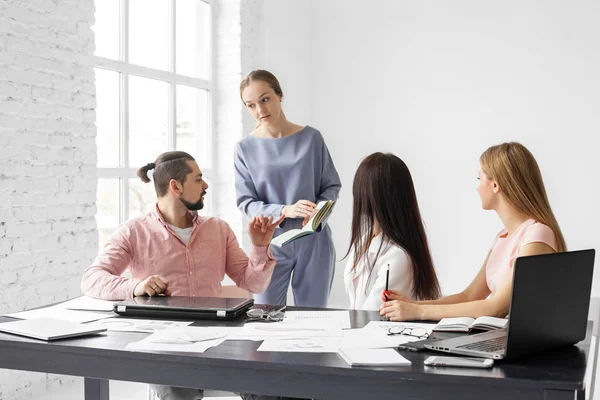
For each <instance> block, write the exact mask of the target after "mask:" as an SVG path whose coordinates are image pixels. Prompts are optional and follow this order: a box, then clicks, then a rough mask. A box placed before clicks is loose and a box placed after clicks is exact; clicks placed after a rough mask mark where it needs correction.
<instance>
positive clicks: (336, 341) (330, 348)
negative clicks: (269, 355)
mask: <svg viewBox="0 0 600 400" xmlns="http://www.w3.org/2000/svg"><path fill="white" fill-rule="evenodd" d="M340 343H341V338H339V337H313V338H295V339H267V340H265V341H264V342H263V344H262V345H260V347H259V348H258V350H257V351H278V352H286V353H292V352H296V353H297V352H300V353H337V351H338V349H339V347H340Z"/></svg>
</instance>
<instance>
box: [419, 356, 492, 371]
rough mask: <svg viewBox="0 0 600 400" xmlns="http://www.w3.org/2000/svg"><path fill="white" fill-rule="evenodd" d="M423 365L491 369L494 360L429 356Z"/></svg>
mask: <svg viewBox="0 0 600 400" xmlns="http://www.w3.org/2000/svg"><path fill="white" fill-rule="evenodd" d="M424 364H425V365H428V366H431V367H466V368H491V367H492V366H493V365H494V360H490V359H488V358H473V357H447V356H431V357H428V358H427V359H426V360H425V362H424Z"/></svg>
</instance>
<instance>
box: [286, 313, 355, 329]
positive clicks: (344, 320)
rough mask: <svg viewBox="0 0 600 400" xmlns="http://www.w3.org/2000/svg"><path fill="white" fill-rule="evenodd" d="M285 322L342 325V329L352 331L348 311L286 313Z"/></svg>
mask: <svg viewBox="0 0 600 400" xmlns="http://www.w3.org/2000/svg"><path fill="white" fill-rule="evenodd" d="M283 321H284V322H298V323H302V322H305V323H312V324H315V323H316V324H322V325H324V324H328V325H332V324H333V325H340V326H341V327H342V329H350V313H349V312H348V311H286V313H285V319H284V320H283Z"/></svg>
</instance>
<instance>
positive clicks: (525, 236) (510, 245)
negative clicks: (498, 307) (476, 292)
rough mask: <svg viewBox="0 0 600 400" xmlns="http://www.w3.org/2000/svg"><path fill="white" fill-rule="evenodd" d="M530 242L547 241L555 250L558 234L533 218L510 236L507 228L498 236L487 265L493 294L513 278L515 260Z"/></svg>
mask: <svg viewBox="0 0 600 400" xmlns="http://www.w3.org/2000/svg"><path fill="white" fill-rule="evenodd" d="M530 243H545V244H547V245H548V246H550V247H552V248H553V249H554V251H556V249H557V243H556V236H555V235H554V232H553V231H552V229H550V227H548V226H547V225H544V224H542V223H539V222H536V221H534V220H533V219H528V220H527V221H525V222H523V223H522V224H521V226H519V227H518V228H517V230H516V231H514V232H513V234H512V235H510V236H507V232H506V229H503V230H502V231H501V232H500V233H499V234H498V236H496V239H494V243H493V244H492V251H491V253H490V257H489V258H488V261H487V264H486V267H485V275H486V279H487V285H488V287H489V289H490V291H491V292H492V295H494V293H496V291H497V290H498V289H499V288H500V287H501V286H502V285H503V284H504V282H505V281H506V280H507V279H512V268H513V265H515V260H516V258H517V257H518V256H519V252H520V251H521V249H522V248H523V246H525V245H527V244H530Z"/></svg>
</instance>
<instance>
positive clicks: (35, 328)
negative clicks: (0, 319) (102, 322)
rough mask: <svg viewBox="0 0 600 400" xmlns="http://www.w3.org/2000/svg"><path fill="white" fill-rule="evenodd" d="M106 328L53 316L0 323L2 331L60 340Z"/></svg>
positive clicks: (101, 330)
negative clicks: (53, 317)
mask: <svg viewBox="0 0 600 400" xmlns="http://www.w3.org/2000/svg"><path fill="white" fill-rule="evenodd" d="M105 331H106V328H98V327H92V326H89V325H82V324H79V323H76V322H70V321H63V320H58V319H52V318H37V319H23V320H18V321H11V322H4V323H0V332H6V333H11V334H13V335H19V336H26V337H30V338H34V339H39V340H46V341H50V340H58V339H66V338H72V337H77V336H85V335H93V334H96V333H100V332H105Z"/></svg>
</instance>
